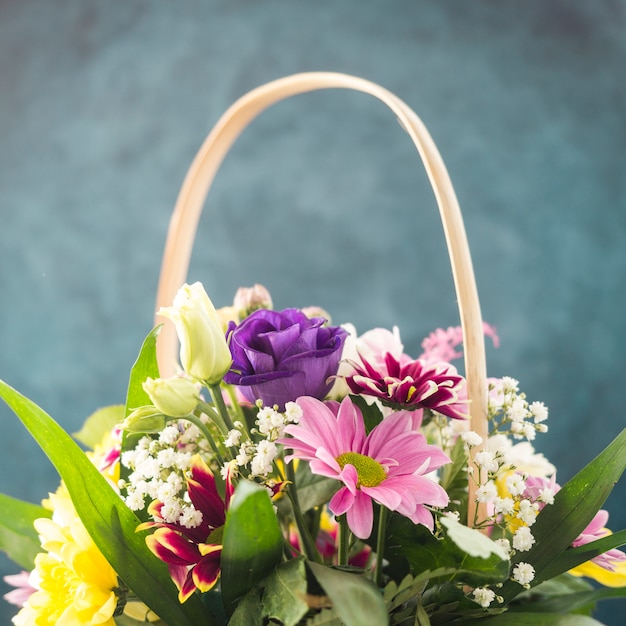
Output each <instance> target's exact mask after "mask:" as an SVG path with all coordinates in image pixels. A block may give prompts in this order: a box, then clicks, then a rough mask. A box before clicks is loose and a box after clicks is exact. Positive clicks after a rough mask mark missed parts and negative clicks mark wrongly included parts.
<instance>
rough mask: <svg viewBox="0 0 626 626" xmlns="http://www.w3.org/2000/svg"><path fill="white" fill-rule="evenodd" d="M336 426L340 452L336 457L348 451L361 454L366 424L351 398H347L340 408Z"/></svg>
mask: <svg viewBox="0 0 626 626" xmlns="http://www.w3.org/2000/svg"><path fill="white" fill-rule="evenodd" d="M336 426H337V429H338V432H337V433H336V434H335V437H336V438H337V439H338V450H339V451H338V453H337V455H336V456H339V455H340V454H342V453H343V452H348V451H353V452H359V451H360V450H361V449H362V448H363V444H364V443H365V424H364V422H363V416H362V415H361V411H359V409H358V407H356V406H355V405H354V404H353V403H352V400H351V399H350V396H346V397H345V398H344V399H343V400H342V402H341V405H340V406H339V412H338V413H337V424H336Z"/></svg>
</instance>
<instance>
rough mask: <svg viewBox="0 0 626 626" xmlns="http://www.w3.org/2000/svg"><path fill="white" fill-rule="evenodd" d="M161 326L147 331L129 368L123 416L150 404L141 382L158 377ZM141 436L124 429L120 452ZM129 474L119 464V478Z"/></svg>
mask: <svg viewBox="0 0 626 626" xmlns="http://www.w3.org/2000/svg"><path fill="white" fill-rule="evenodd" d="M162 328H163V324H159V325H158V326H155V327H154V328H153V329H152V330H151V331H150V332H149V333H148V336H147V337H146V338H145V339H144V342H143V344H142V346H141V350H140V351H139V355H138V356H137V360H136V361H135V363H134V365H133V367H132V368H131V370H130V377H129V380H128V389H127V391H126V405H125V407H124V417H128V416H129V415H130V413H131V412H132V411H133V410H135V409H137V408H139V407H141V406H146V405H149V404H152V401H151V400H150V396H148V394H147V393H146V392H145V391H144V390H143V383H144V382H145V380H146V378H159V364H158V361H157V354H156V342H157V337H158V336H159V333H160V332H161V329H162ZM142 436H143V435H142V433H129V432H126V431H124V432H123V433H122V452H124V451H126V450H130V449H132V448H134V447H135V445H136V443H137V441H139V439H141V437H142ZM129 474H130V470H129V469H128V468H127V467H126V466H124V465H121V466H120V478H121V479H122V480H126V479H127V478H128V475H129ZM146 516H147V514H146V513H145V511H144V512H143V519H142V520H141V521H143V522H145V521H146V520H147V517H146Z"/></svg>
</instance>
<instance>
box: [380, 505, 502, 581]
mask: <svg viewBox="0 0 626 626" xmlns="http://www.w3.org/2000/svg"><path fill="white" fill-rule="evenodd" d="M444 520H445V521H444ZM441 522H442V526H443V527H444V530H445V534H444V536H443V537H442V538H440V539H438V538H436V537H435V536H433V534H432V533H431V532H430V531H429V530H428V529H427V528H426V527H424V526H422V525H420V524H417V525H416V524H413V522H411V520H409V519H407V518H405V517H402V516H400V515H393V516H392V518H391V520H390V523H389V538H388V541H387V546H388V552H390V553H391V557H390V558H393V557H396V558H404V559H406V560H407V561H408V562H409V565H410V567H411V570H412V573H413V575H414V576H415V578H416V579H417V578H419V579H422V576H421V575H422V574H424V575H425V576H427V577H430V578H435V577H441V576H449V577H454V579H455V580H456V581H462V582H465V583H468V584H470V585H472V586H482V585H486V584H493V583H499V582H502V581H503V580H505V579H506V577H507V576H508V573H509V560H508V558H506V555H505V554H504V553H503V552H502V550H501V549H500V548H499V546H497V544H495V543H494V542H492V541H491V540H490V539H488V538H487V537H484V536H482V535H480V533H479V532H478V531H476V530H473V529H470V528H466V527H463V526H462V525H461V524H459V523H458V522H454V521H453V520H451V519H448V518H441ZM477 535H480V537H478V536H477ZM483 555H484V556H483Z"/></svg>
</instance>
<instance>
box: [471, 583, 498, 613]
mask: <svg viewBox="0 0 626 626" xmlns="http://www.w3.org/2000/svg"><path fill="white" fill-rule="evenodd" d="M472 595H473V596H474V601H475V602H477V603H478V604H480V606H482V607H483V608H484V609H486V608H487V607H488V606H489V605H490V604H491V603H492V602H493V601H494V600H495V598H496V593H495V591H493V590H491V589H489V587H478V588H477V589H474V590H473V591H472Z"/></svg>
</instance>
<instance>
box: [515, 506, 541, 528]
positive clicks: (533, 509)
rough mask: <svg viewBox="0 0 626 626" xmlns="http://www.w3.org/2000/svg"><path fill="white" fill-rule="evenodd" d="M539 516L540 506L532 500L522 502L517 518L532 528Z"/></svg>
mask: <svg viewBox="0 0 626 626" xmlns="http://www.w3.org/2000/svg"><path fill="white" fill-rule="evenodd" d="M538 514H539V505H538V504H537V503H536V502H531V501H530V500H520V503H519V511H518V512H517V517H518V518H519V519H521V520H522V522H524V524H526V525H527V526H532V525H533V524H534V523H535V520H536V519H537V515H538Z"/></svg>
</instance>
